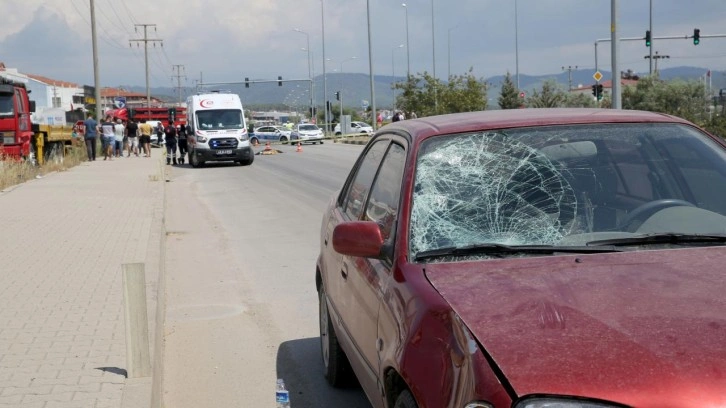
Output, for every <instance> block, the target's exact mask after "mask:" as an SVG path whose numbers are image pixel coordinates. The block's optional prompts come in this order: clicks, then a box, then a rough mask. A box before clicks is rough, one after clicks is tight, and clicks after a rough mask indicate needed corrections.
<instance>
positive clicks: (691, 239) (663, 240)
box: [585, 233, 726, 246]
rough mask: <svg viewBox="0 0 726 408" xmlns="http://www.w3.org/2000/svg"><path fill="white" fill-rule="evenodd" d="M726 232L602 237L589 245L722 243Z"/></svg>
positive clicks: (725, 238) (725, 240)
mask: <svg viewBox="0 0 726 408" xmlns="http://www.w3.org/2000/svg"><path fill="white" fill-rule="evenodd" d="M724 242H726V234H675V233H667V234H645V235H638V236H635V237H626V238H613V239H602V240H598V241H590V242H588V243H586V244H585V245H589V246H601V245H609V246H627V245H658V244H690V243H724Z"/></svg>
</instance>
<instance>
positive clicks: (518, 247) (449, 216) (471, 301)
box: [316, 109, 726, 408]
mask: <svg viewBox="0 0 726 408" xmlns="http://www.w3.org/2000/svg"><path fill="white" fill-rule="evenodd" d="M725 186H726V145H725V143H724V141H722V140H720V139H718V138H716V137H713V136H711V135H708V134H706V133H704V132H703V131H702V130H700V129H699V128H698V127H696V126H695V125H693V124H691V123H689V122H687V121H685V120H682V119H679V118H675V117H671V116H667V115H662V114H657V113H649V112H636V111H623V110H597V109H531V110H502V111H487V112H475V113H466V114H454V115H444V116H434V117H428V118H424V119H419V120H417V121H408V120H407V121H400V122H396V123H394V124H391V125H387V126H384V127H383V128H382V129H380V130H379V131H378V132H377V133H376V135H375V136H374V137H373V138H372V139H371V141H370V142H369V143H368V144H367V145H366V147H365V149H364V150H363V152H362V153H361V155H360V157H359V158H358V160H357V162H356V163H355V165H354V167H353V168H352V170H351V172H350V174H349V176H348V178H347V180H346V181H345V184H344V185H343V187H342V189H341V191H340V192H339V193H338V194H336V195H335V197H333V199H332V200H331V202H330V204H329V206H328V208H327V210H326V211H325V213H324V216H323V220H322V228H321V236H320V254H319V257H318V260H317V265H316V266H317V267H316V285H317V290H318V294H319V299H320V304H319V319H320V340H321V347H322V356H323V363H324V371H325V372H324V375H325V378H326V379H327V381H328V382H329V383H330V384H332V385H334V386H339V385H344V384H348V383H349V381H350V380H351V378H352V376H353V375H355V376H356V377H357V379H358V381H359V383H360V385H361V386H362V388H363V390H364V391H365V393H366V395H367V396H368V398H369V399H370V401H371V403H372V405H373V406H374V407H397V408H400V407H407V408H410V407H466V408H483V407H488V408H500V407H506V408H544V407H558V408H577V407H580V408H584V407H587V408H616V407H617V408H623V407H652V408H656V407H679V408H696V407H717V406H719V407H720V406H726V375H722V374H723V373H726V342H724V339H726V320H725V318H724V316H726V297H724V295H723V293H726V279H724V271H725V270H726V269H725V268H724V259H726V246H724V245H725V243H726V188H725Z"/></svg>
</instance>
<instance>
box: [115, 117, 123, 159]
mask: <svg viewBox="0 0 726 408" xmlns="http://www.w3.org/2000/svg"><path fill="white" fill-rule="evenodd" d="M125 129H126V127H125V126H124V121H123V120H121V119H118V120H116V125H115V126H114V127H113V134H114V138H115V143H114V146H113V155H114V156H116V157H121V156H123V155H124V139H125V132H124V131H125Z"/></svg>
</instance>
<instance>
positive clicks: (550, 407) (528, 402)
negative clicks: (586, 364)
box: [514, 397, 623, 408]
mask: <svg viewBox="0 0 726 408" xmlns="http://www.w3.org/2000/svg"><path fill="white" fill-rule="evenodd" d="M514 408H623V406H622V405H615V404H609V403H607V402H597V401H587V400H580V399H566V398H556V397H537V398H527V399H525V400H522V401H520V402H518V403H517V405H515V406H514Z"/></svg>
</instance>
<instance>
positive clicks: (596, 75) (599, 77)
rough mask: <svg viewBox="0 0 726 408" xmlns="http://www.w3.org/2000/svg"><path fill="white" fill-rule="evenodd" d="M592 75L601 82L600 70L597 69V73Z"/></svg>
mask: <svg viewBox="0 0 726 408" xmlns="http://www.w3.org/2000/svg"><path fill="white" fill-rule="evenodd" d="M592 77H593V78H595V80H596V81H597V82H600V80H601V79H602V74H601V73H600V71H595V73H594V74H592Z"/></svg>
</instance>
